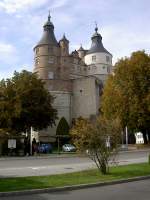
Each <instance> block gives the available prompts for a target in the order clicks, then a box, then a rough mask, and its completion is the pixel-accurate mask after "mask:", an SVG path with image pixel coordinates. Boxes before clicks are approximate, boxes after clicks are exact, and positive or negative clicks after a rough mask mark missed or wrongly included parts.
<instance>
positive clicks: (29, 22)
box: [0, 0, 150, 79]
mask: <svg viewBox="0 0 150 200" xmlns="http://www.w3.org/2000/svg"><path fill="white" fill-rule="evenodd" d="M49 10H50V12H51V21H52V22H53V24H54V26H55V36H56V38H57V41H59V40H60V39H61V38H62V36H63V34H64V33H65V35H66V37H67V39H68V40H69V41H70V51H73V50H75V49H78V48H79V47H80V44H82V46H83V47H84V48H85V49H88V48H90V45H91V36H92V34H93V33H94V29H95V21H96V22H97V24H98V28H99V33H100V34H101V35H102V37H103V44H104V47H105V48H106V49H107V50H108V51H109V52H110V53H112V54H113V63H115V62H116V61H117V60H118V59H120V58H122V57H125V56H130V54H131V53H132V52H133V51H137V50H145V51H146V52H147V53H148V54H150V24H149V21H150V0H107V1H106V0H0V79H2V78H8V77H11V76H12V75H13V73H14V71H19V72H20V71H21V70H23V69H25V70H29V71H32V70H33V66H34V63H33V58H34V54H33V48H34V46H35V45H36V44H37V42H38V41H39V40H40V38H41V36H42V32H43V24H44V23H45V22H46V21H47V16H48V11H49Z"/></svg>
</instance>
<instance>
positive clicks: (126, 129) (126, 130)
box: [125, 126, 128, 149]
mask: <svg viewBox="0 0 150 200" xmlns="http://www.w3.org/2000/svg"><path fill="white" fill-rule="evenodd" d="M125 132H126V148H127V149H128V128H127V126H126V128H125Z"/></svg>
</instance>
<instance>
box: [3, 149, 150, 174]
mask: <svg viewBox="0 0 150 200" xmlns="http://www.w3.org/2000/svg"><path fill="white" fill-rule="evenodd" d="M148 155H149V150H147V151H138V152H137V151H134V152H123V153H120V154H119V156H118V157H117V159H116V161H117V162H116V164H119V165H121V164H129V163H138V162H147V160H148ZM94 167H95V164H94V163H93V162H92V161H91V160H90V159H89V158H88V157H58V158H56V157H46V158H35V157H34V158H33V157H27V158H26V157H24V158H22V159H17V158H10V159H0V177H19V176H39V175H48V174H60V173H68V172H74V171H79V170H84V169H91V168H94Z"/></svg>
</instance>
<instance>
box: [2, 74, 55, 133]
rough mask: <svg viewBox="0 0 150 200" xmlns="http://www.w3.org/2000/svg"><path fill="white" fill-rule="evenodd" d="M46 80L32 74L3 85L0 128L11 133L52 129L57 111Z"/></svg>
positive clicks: (15, 77)
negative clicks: (32, 129) (46, 87)
mask: <svg viewBox="0 0 150 200" xmlns="http://www.w3.org/2000/svg"><path fill="white" fill-rule="evenodd" d="M53 100H54V98H53V97H52V96H51V95H50V93H49V92H48V91H47V90H46V89H45V88H44V83H43V82H42V80H40V79H38V78H37V75H36V74H33V73H31V72H28V71H22V72H21V73H18V72H15V73H14V76H13V77H12V78H10V79H7V80H2V81H1V82H0V128H1V129H3V130H6V132H9V133H11V134H14V133H15V134H16V133H17V134H18V133H21V132H25V131H29V130H30V128H31V127H33V128H34V129H35V130H41V129H43V128H46V127H47V126H52V125H53V124H54V123H55V119H56V117H57V111H56V110H55V109H54V108H53V107H52V103H53Z"/></svg>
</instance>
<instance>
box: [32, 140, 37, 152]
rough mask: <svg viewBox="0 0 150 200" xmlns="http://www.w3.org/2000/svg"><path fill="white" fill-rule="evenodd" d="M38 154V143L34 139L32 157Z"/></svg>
mask: <svg viewBox="0 0 150 200" xmlns="http://www.w3.org/2000/svg"><path fill="white" fill-rule="evenodd" d="M36 153H37V143H36V139H35V138H33V140H32V155H34V154H36Z"/></svg>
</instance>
